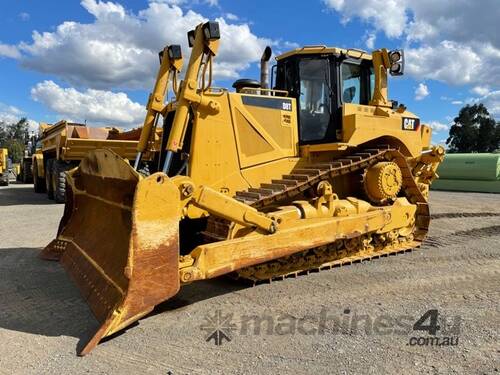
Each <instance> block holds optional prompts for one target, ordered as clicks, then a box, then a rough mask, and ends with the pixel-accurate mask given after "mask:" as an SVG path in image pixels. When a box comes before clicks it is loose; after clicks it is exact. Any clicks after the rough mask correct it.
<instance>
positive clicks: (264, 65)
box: [260, 46, 273, 95]
mask: <svg viewBox="0 0 500 375" xmlns="http://www.w3.org/2000/svg"><path fill="white" fill-rule="evenodd" d="M272 54H273V51H272V49H271V47H269V46H267V47H266V48H265V49H264V53H262V57H261V58H260V87H261V88H263V89H268V88H269V60H270V59H271V55H272ZM266 95H267V94H266Z"/></svg>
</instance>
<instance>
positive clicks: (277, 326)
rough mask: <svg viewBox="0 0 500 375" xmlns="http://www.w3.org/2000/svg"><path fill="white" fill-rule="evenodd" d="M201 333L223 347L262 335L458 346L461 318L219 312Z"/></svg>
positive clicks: (325, 311) (328, 312) (344, 312)
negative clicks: (344, 337) (362, 337)
mask: <svg viewBox="0 0 500 375" xmlns="http://www.w3.org/2000/svg"><path fill="white" fill-rule="evenodd" d="M200 329H201V330H202V332H204V337H205V340H206V341H207V342H212V343H213V344H215V345H222V344H224V343H225V342H230V341H232V340H233V339H234V338H235V337H236V336H249V335H254V336H260V335H343V334H344V335H357V334H359V335H368V336H371V335H396V336H402V337H405V341H406V345H409V346H436V347H440V346H456V345H458V343H459V335H460V330H461V317H460V316H448V315H445V314H443V313H440V312H439V311H438V310H437V309H430V310H427V311H425V312H424V313H423V314H422V313H419V314H415V315H391V314H378V315H373V314H368V313H361V312H358V311H356V310H355V309H351V308H344V309H341V310H338V311H333V310H328V309H327V308H322V309H321V310H320V311H319V312H318V313H317V314H310V315H305V316H301V317H296V316H292V315H289V314H272V313H262V314H250V315H247V314H244V315H239V316H236V315H235V314H233V313H231V312H224V311H222V310H216V311H214V312H212V313H209V314H207V315H206V316H205V317H204V320H203V323H202V324H201V325H200Z"/></svg>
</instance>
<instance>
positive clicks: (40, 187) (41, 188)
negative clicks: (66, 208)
mask: <svg viewBox="0 0 500 375" xmlns="http://www.w3.org/2000/svg"><path fill="white" fill-rule="evenodd" d="M24 176H25V174H24V173H23V180H24ZM33 187H34V188H35V193H45V181H44V180H43V178H41V177H38V165H37V163H36V162H35V164H33Z"/></svg>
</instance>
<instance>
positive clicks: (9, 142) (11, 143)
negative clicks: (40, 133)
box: [0, 117, 29, 163]
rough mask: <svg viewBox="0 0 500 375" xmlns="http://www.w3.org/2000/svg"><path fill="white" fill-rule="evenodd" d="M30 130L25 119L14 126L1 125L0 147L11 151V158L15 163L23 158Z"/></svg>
mask: <svg viewBox="0 0 500 375" xmlns="http://www.w3.org/2000/svg"><path fill="white" fill-rule="evenodd" d="M28 129H29V123H28V120H27V119H26V118H24V117H23V118H22V119H20V120H19V121H18V122H16V123H14V124H5V123H1V124H0V147H2V148H7V149H8V150H9V158H11V160H12V161H13V162H14V163H18V162H20V161H21V159H22V158H23V155H24V145H25V142H26V140H27V139H26V137H27V134H28Z"/></svg>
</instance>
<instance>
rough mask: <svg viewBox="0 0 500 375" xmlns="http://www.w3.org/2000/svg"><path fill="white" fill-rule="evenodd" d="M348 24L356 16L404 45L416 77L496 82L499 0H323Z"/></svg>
mask: <svg viewBox="0 0 500 375" xmlns="http://www.w3.org/2000/svg"><path fill="white" fill-rule="evenodd" d="M323 1H324V3H325V4H326V5H327V7H329V8H331V9H333V10H335V11H337V12H339V13H340V14H341V16H342V17H343V18H344V21H345V22H348V21H349V20H350V19H352V18H356V17H357V18H359V19H361V20H362V21H364V22H366V23H368V24H369V25H370V26H371V27H374V28H375V30H377V31H382V32H384V33H385V35H387V36H388V37H390V38H399V39H400V40H401V42H402V43H403V44H406V57H407V59H406V61H407V68H408V69H407V72H408V73H409V74H411V75H413V76H414V77H416V78H418V79H436V80H440V81H444V82H446V83H449V84H454V85H456V84H458V85H462V84H472V85H476V86H480V85H487V84H490V83H491V82H495V83H496V85H497V86H498V83H499V82H500V33H499V32H498V27H497V25H498V19H500V6H499V4H498V0H481V1H472V0H439V1H436V0H419V1H412V0H350V1H348V0H323Z"/></svg>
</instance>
